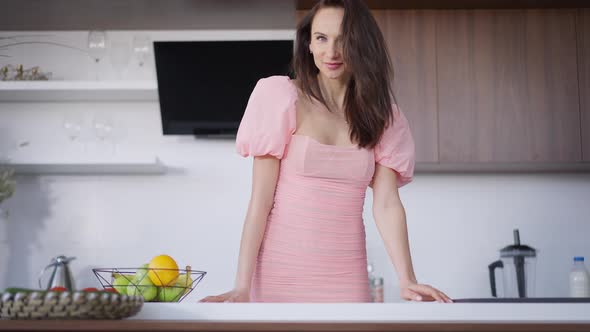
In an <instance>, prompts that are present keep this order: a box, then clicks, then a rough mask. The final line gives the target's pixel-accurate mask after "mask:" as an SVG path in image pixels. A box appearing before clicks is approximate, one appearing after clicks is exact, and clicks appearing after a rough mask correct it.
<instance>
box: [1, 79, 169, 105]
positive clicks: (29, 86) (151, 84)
mask: <svg viewBox="0 0 590 332" xmlns="http://www.w3.org/2000/svg"><path fill="white" fill-rule="evenodd" d="M157 100H158V85H157V83H156V81H148V80H145V81H0V102H41V101H43V102H45V101H157Z"/></svg>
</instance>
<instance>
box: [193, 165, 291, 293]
mask: <svg viewBox="0 0 590 332" xmlns="http://www.w3.org/2000/svg"><path fill="white" fill-rule="evenodd" d="M279 165H280V161H279V159H277V158H275V157H272V156H263V157H254V166H253V170H252V192H251V195H250V203H249V205H248V212H247V213H246V219H245V221H244V227H243V229H242V240H241V243H240V254H239V257H238V271H237V273H236V281H235V285H234V289H232V290H231V291H229V292H226V293H223V294H220V295H217V296H207V297H205V298H204V299H202V300H200V302H249V294H250V283H251V281H252V274H253V272H254V266H255V263H256V258H257V257H258V251H259V250H260V244H261V243H262V238H263V236H264V231H265V229H266V220H267V218H268V214H269V213H270V209H271V208H272V206H273V202H274V194H275V189H276V185H277V179H278V176H279Z"/></svg>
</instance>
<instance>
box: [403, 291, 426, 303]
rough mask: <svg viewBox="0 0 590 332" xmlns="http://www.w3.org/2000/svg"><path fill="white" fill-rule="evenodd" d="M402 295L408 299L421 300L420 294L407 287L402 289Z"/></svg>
mask: <svg viewBox="0 0 590 332" xmlns="http://www.w3.org/2000/svg"><path fill="white" fill-rule="evenodd" d="M402 297H403V298H404V299H406V300H410V301H422V296H420V294H418V293H416V292H414V291H412V290H411V289H409V288H406V289H404V294H402Z"/></svg>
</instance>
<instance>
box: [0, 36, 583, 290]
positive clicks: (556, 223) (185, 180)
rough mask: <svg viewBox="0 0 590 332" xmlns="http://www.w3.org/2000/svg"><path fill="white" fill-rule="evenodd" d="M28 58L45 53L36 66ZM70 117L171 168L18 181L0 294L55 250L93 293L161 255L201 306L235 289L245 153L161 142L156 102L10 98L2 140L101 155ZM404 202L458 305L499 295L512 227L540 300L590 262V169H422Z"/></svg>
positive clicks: (27, 280) (379, 257) (376, 247)
mask: <svg viewBox="0 0 590 332" xmlns="http://www.w3.org/2000/svg"><path fill="white" fill-rule="evenodd" d="M130 33H133V32H129V33H124V32H120V36H123V37H124V36H129V34H130ZM69 34H71V35H67V36H66V37H63V38H65V40H66V41H68V42H70V41H72V42H76V43H79V44H78V45H79V46H83V43H84V36H85V33H84V32H69ZM115 35H116V34H115ZM0 36H1V34H0ZM59 36H62V35H59ZM59 36H58V38H62V37H59ZM71 38H73V39H71ZM18 52H22V53H20V55H18V54H17V56H16V58H17V59H19V60H21V59H23V60H26V61H30V62H29V63H45V65H44V66H46V67H47V68H50V69H51V70H52V71H56V72H57V73H58V74H59V73H62V74H63V76H64V77H65V78H67V79H76V78H81V76H83V75H85V73H86V72H87V69H88V68H87V66H88V65H89V64H88V63H87V62H86V63H85V62H84V61H86V60H84V58H77V57H76V56H74V55H71V54H70V55H69V56H70V57H69V58H67V59H65V58H64V56H65V55H64V54H65V53H62V54H61V56H60V55H56V54H55V53H48V52H62V51H61V50H60V51H58V50H57V49H53V50H47V49H46V50H45V51H44V52H31V49H25V48H22V49H20V50H19V51H18ZM24 53H27V54H29V55H30V56H33V55H35V54H38V55H39V54H41V55H42V56H43V57H38V58H37V59H32V58H28V59H27V58H25V56H24ZM0 60H2V61H3V62H1V63H0V64H4V63H7V61H12V60H14V58H13V59H12V60H11V59H2V58H0ZM64 64H67V65H64ZM84 68H85V70H84ZM132 75H133V74H130V76H129V77H127V78H133V77H132ZM69 111H75V112H80V113H82V114H84V116H85V117H86V119H87V121H90V120H91V119H92V117H93V115H95V114H98V113H102V112H109V113H110V114H112V116H113V117H114V119H115V123H116V127H117V129H119V135H118V141H117V145H118V150H117V153H119V154H125V153H126V152H130V151H138V150H139V151H144V152H152V153H153V154H154V155H158V156H159V157H160V158H161V159H162V160H163V162H164V163H165V164H166V165H167V166H169V167H170V171H169V173H168V174H166V175H163V176H21V177H19V178H18V179H17V180H18V187H17V192H16V194H15V196H14V197H13V198H12V199H10V200H9V201H7V202H6V204H5V205H3V206H2V208H4V209H5V210H8V211H9V212H10V216H9V217H8V218H2V219H3V220H0V288H3V287H6V286H22V287H34V286H35V285H36V278H37V275H38V272H39V270H40V269H41V268H43V267H44V266H45V265H46V264H47V263H48V262H49V260H50V258H51V257H53V256H56V255H59V254H66V255H74V256H77V257H78V259H77V260H76V261H74V262H73V263H72V268H73V270H74V273H75V277H76V279H77V282H78V286H79V287H86V286H95V285H97V280H96V278H95V277H94V276H93V275H92V273H91V270H90V269H91V268H93V267H133V266H138V265H140V264H143V263H145V262H147V261H148V260H149V259H150V258H151V257H152V256H155V255H157V254H160V253H167V254H170V255H172V256H174V257H175V258H176V259H177V260H178V261H179V263H180V264H181V265H187V264H189V265H192V267H193V269H199V270H204V271H207V272H208V275H207V276H206V277H205V279H204V281H203V282H202V283H201V285H199V287H198V289H197V290H196V292H193V293H192V294H191V299H194V300H196V299H198V298H201V297H203V296H206V295H210V294H214V293H218V292H222V291H225V290H227V289H228V288H229V287H231V285H232V283H233V279H234V273H235V267H236V260H237V254H238V248H239V239H240V234H241V227H242V222H243V218H244V215H245V212H246V207H247V203H248V195H249V192H250V174H251V160H248V159H243V158H241V157H239V156H238V155H237V154H236V153H235V152H234V145H233V142H232V141H231V140H222V139H217V140H215V139H210V140H202V139H201V140H195V139H194V138H191V137H162V135H161V129H160V122H159V121H160V118H159V106H158V104H157V103H1V102H0V142H3V143H5V144H6V142H22V141H23V140H26V141H29V142H30V144H29V145H28V146H26V147H24V148H22V149H27V150H22V151H21V152H20V153H30V154H35V155H37V156H47V157H52V156H55V155H57V154H60V153H65V154H67V155H69V156H73V157H76V156H77V157H79V158H84V157H85V156H86V155H87V154H92V153H97V152H98V151H100V145H96V141H95V139H94V138H93V137H92V135H91V134H90V133H88V135H87V137H86V140H85V142H86V152H82V151H80V149H79V147H80V146H77V145H75V144H71V143H70V142H68V141H67V139H66V137H65V134H64V133H63V132H62V130H61V129H60V126H61V119H62V116H63V114H64V113H67V112H69ZM9 145H11V146H13V145H12V143H11V144H9ZM0 148H1V144H0ZM4 151H6V150H4ZM27 151H28V152H27ZM401 196H402V200H403V202H404V204H405V207H406V213H407V218H408V225H409V235H410V242H411V249H412V255H413V259H414V265H415V270H416V273H417V276H418V278H419V279H420V281H422V282H425V283H429V284H432V285H435V286H437V287H440V288H441V289H443V290H444V291H445V292H447V293H448V294H449V295H450V296H452V297H455V298H459V297H486V296H489V286H488V279H487V278H488V274H487V265H488V264H489V263H490V262H492V261H493V260H495V259H497V257H498V250H499V249H501V248H502V247H504V246H505V245H508V244H510V243H511V242H512V229H513V228H519V229H520V231H521V239H522V242H523V243H525V244H528V245H531V246H533V247H535V248H536V249H538V250H539V260H538V265H537V279H538V282H537V295H538V296H565V295H567V273H568V270H569V267H570V265H571V259H572V256H574V255H583V256H586V257H587V258H590V240H589V236H590V220H589V218H590V217H589V216H590V204H588V202H590V199H589V198H590V175H588V174H546V175H541V174H537V175H523V174H520V175H516V174H514V175H510V174H502V175H494V174H487V175H483V174H480V175H477V174H470V175H461V174H455V175H448V174H447V175H437V174H417V176H416V178H415V180H414V182H413V183H411V184H409V185H407V186H406V187H404V188H402V189H401ZM370 204H371V195H370V192H369V193H368V195H367V203H366V206H365V220H366V227H367V239H368V241H367V242H368V251H369V255H370V258H371V259H372V260H373V261H374V262H375V265H376V270H377V271H376V272H377V273H378V274H380V275H382V276H384V277H385V278H386V285H385V287H386V300H387V301H397V300H398V293H397V288H396V279H395V275H394V271H393V267H392V266H391V264H390V263H389V261H388V258H387V255H386V253H385V251H384V248H383V245H382V243H381V240H380V238H379V235H378V233H377V231H376V228H375V226H374V223H373V221H372V218H371V213H370V211H371V209H370Z"/></svg>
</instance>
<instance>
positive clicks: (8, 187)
mask: <svg viewBox="0 0 590 332" xmlns="http://www.w3.org/2000/svg"><path fill="white" fill-rule="evenodd" d="M13 176H14V170H12V169H9V170H0V206H1V205H2V202H3V201H5V200H7V199H8V198H9V197H10V196H12V194H14V189H15V187H16V182H15V181H14V179H13ZM0 212H1V209H0Z"/></svg>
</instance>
